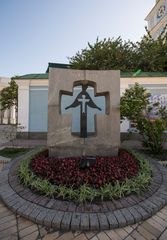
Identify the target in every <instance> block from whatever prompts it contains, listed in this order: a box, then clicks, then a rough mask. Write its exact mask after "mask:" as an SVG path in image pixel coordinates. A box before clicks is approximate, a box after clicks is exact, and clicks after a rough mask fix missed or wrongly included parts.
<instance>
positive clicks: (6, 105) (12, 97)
mask: <svg viewBox="0 0 167 240" xmlns="http://www.w3.org/2000/svg"><path fill="white" fill-rule="evenodd" d="M17 105H18V85H17V84H16V82H15V81H14V79H13V78H12V79H11V81H10V82H9V86H8V87H6V88H3V89H2V90H1V92H0V108H1V110H5V109H10V108H11V107H12V106H16V110H17Z"/></svg>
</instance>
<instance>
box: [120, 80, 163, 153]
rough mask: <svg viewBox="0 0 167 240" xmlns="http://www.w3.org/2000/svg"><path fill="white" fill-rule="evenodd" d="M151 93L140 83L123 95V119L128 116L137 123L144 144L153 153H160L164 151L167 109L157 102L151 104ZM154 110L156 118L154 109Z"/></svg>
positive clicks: (121, 105)
mask: <svg viewBox="0 0 167 240" xmlns="http://www.w3.org/2000/svg"><path fill="white" fill-rule="evenodd" d="M149 97H150V93H148V91H147V90H146V89H145V88H144V87H143V86H140V85H139V84H138V83H135V85H134V86H133V87H131V88H129V89H126V91H125V93H124V94H123V96H122V97H121V102H120V111H121V119H122V120H123V119H125V118H127V119H128V120H130V121H132V122H134V123H135V125H136V128H137V129H138V130H139V133H140V134H141V135H142V137H143V143H144V146H146V147H148V148H149V149H150V150H151V152H152V153H154V154H159V153H161V152H162V151H163V145H164V142H165V140H166V139H165V135H164V130H165V129H166V127H167V109H166V107H161V106H160V104H159V103H158V102H157V103H155V104H150V102H149ZM153 110H154V118H152V117H151V116H152V111H153Z"/></svg>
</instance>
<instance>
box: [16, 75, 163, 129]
mask: <svg viewBox="0 0 167 240" xmlns="http://www.w3.org/2000/svg"><path fill="white" fill-rule="evenodd" d="M16 82H17V84H18V85H19V110H18V119H19V120H18V122H19V123H21V125H22V126H25V127H26V128H25V129H24V130H23V131H25V132H26V131H28V126H29V122H28V121H29V88H30V86H48V79H31V80H30V79H24V80H23V79H20V80H19V79H18V80H16ZM135 82H138V83H139V84H142V85H143V86H144V87H146V88H147V89H148V90H149V89H151V90H154V92H155V91H165V92H166V94H167V76H165V77H126V78H125V77H124V78H123V77H121V79H120V93H121V95H122V93H123V92H124V91H125V89H127V88H129V87H130V86H131V85H134V84H135ZM129 127H130V125H129V121H124V122H123V123H122V124H121V132H127V130H128V129H129Z"/></svg>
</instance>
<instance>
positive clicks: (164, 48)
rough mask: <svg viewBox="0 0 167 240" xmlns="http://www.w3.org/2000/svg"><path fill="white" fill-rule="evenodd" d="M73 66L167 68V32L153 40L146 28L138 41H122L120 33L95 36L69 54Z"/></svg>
mask: <svg viewBox="0 0 167 240" xmlns="http://www.w3.org/2000/svg"><path fill="white" fill-rule="evenodd" d="M69 61H70V64H71V66H72V68H76V69H89V70H109V69H119V70H121V71H130V72H131V71H137V70H138V69H141V70H142V71H153V72H154V71H167V33H166V34H164V32H162V34H161V35H160V36H159V37H158V39H157V40H156V41H155V40H153V38H152V37H151V35H150V34H149V32H148V31H147V34H146V35H144V36H143V38H142V39H141V41H139V42H136V43H133V42H132V41H130V40H129V41H123V40H122V38H121V37H119V38H117V39H114V38H108V39H104V40H99V39H98V38H97V39H96V42H95V43H94V44H90V43H89V42H88V46H87V47H86V48H85V49H82V50H81V51H80V52H77V53H76V55H74V56H73V57H71V58H69Z"/></svg>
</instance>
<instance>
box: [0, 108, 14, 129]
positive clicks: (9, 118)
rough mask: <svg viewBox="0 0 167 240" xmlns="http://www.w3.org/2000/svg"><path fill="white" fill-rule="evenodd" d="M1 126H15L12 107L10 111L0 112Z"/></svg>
mask: <svg viewBox="0 0 167 240" xmlns="http://www.w3.org/2000/svg"><path fill="white" fill-rule="evenodd" d="M2 124H17V112H16V109H15V107H14V106H13V107H11V108H10V109H6V110H0V125H2Z"/></svg>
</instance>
